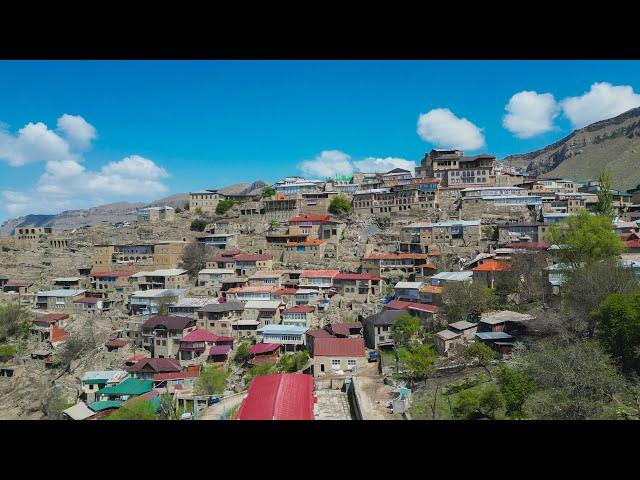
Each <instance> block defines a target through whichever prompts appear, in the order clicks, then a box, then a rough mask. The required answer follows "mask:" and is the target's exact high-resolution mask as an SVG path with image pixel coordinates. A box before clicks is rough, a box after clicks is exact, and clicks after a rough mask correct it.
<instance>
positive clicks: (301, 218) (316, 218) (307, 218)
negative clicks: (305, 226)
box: [289, 215, 330, 223]
mask: <svg viewBox="0 0 640 480" xmlns="http://www.w3.org/2000/svg"><path fill="white" fill-rule="evenodd" d="M329 219H330V217H329V215H298V216H297V217H292V218H290V219H289V223H300V222H328V221H329Z"/></svg>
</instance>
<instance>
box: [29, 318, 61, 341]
mask: <svg viewBox="0 0 640 480" xmlns="http://www.w3.org/2000/svg"><path fill="white" fill-rule="evenodd" d="M68 319H69V314H68V313H49V314H47V315H42V316H40V317H38V318H36V319H35V320H33V321H32V322H31V333H33V334H37V335H39V336H40V341H42V342H44V341H45V340H47V339H48V338H49V334H50V333H51V326H52V325H55V326H56V327H60V328H64V327H65V326H66V325H67V320H68Z"/></svg>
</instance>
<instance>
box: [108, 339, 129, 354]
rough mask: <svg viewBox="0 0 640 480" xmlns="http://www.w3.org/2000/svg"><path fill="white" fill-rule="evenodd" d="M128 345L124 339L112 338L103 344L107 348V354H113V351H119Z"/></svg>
mask: <svg viewBox="0 0 640 480" xmlns="http://www.w3.org/2000/svg"><path fill="white" fill-rule="evenodd" d="M127 345H129V340H126V339H124V338H114V339H113V340H109V341H108V342H107V343H105V347H107V352H113V351H114V350H119V349H121V348H123V347H126V346H127Z"/></svg>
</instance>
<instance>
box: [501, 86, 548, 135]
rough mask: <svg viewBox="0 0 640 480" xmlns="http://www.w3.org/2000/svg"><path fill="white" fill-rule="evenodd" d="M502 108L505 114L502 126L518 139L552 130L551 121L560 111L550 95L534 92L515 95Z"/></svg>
mask: <svg viewBox="0 0 640 480" xmlns="http://www.w3.org/2000/svg"><path fill="white" fill-rule="evenodd" d="M504 108H505V110H506V111H507V113H506V114H505V115H504V117H503V118H502V125H503V126H504V128H506V129H507V130H509V131H510V132H511V133H513V134H515V136H516V137H518V138H531V137H535V136H536V135H540V134H542V133H545V132H549V131H551V130H553V128H554V127H553V119H554V118H556V117H557V116H558V114H559V111H560V108H559V106H558V103H557V102H556V99H555V98H554V97H553V95H552V94H551V93H538V92H534V91H522V92H518V93H516V94H515V95H513V96H512V97H511V99H509V103H508V104H507V105H506V106H505V107H504Z"/></svg>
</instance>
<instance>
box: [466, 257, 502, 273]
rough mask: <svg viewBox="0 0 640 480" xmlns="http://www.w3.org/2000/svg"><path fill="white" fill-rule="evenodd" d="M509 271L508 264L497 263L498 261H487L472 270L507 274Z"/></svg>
mask: <svg viewBox="0 0 640 480" xmlns="http://www.w3.org/2000/svg"><path fill="white" fill-rule="evenodd" d="M510 270H511V264H510V263H507V262H499V261H498V260H487V261H486V262H484V263H483V264H481V265H478V266H477V267H475V268H474V269H473V271H474V272H508V271H510Z"/></svg>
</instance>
